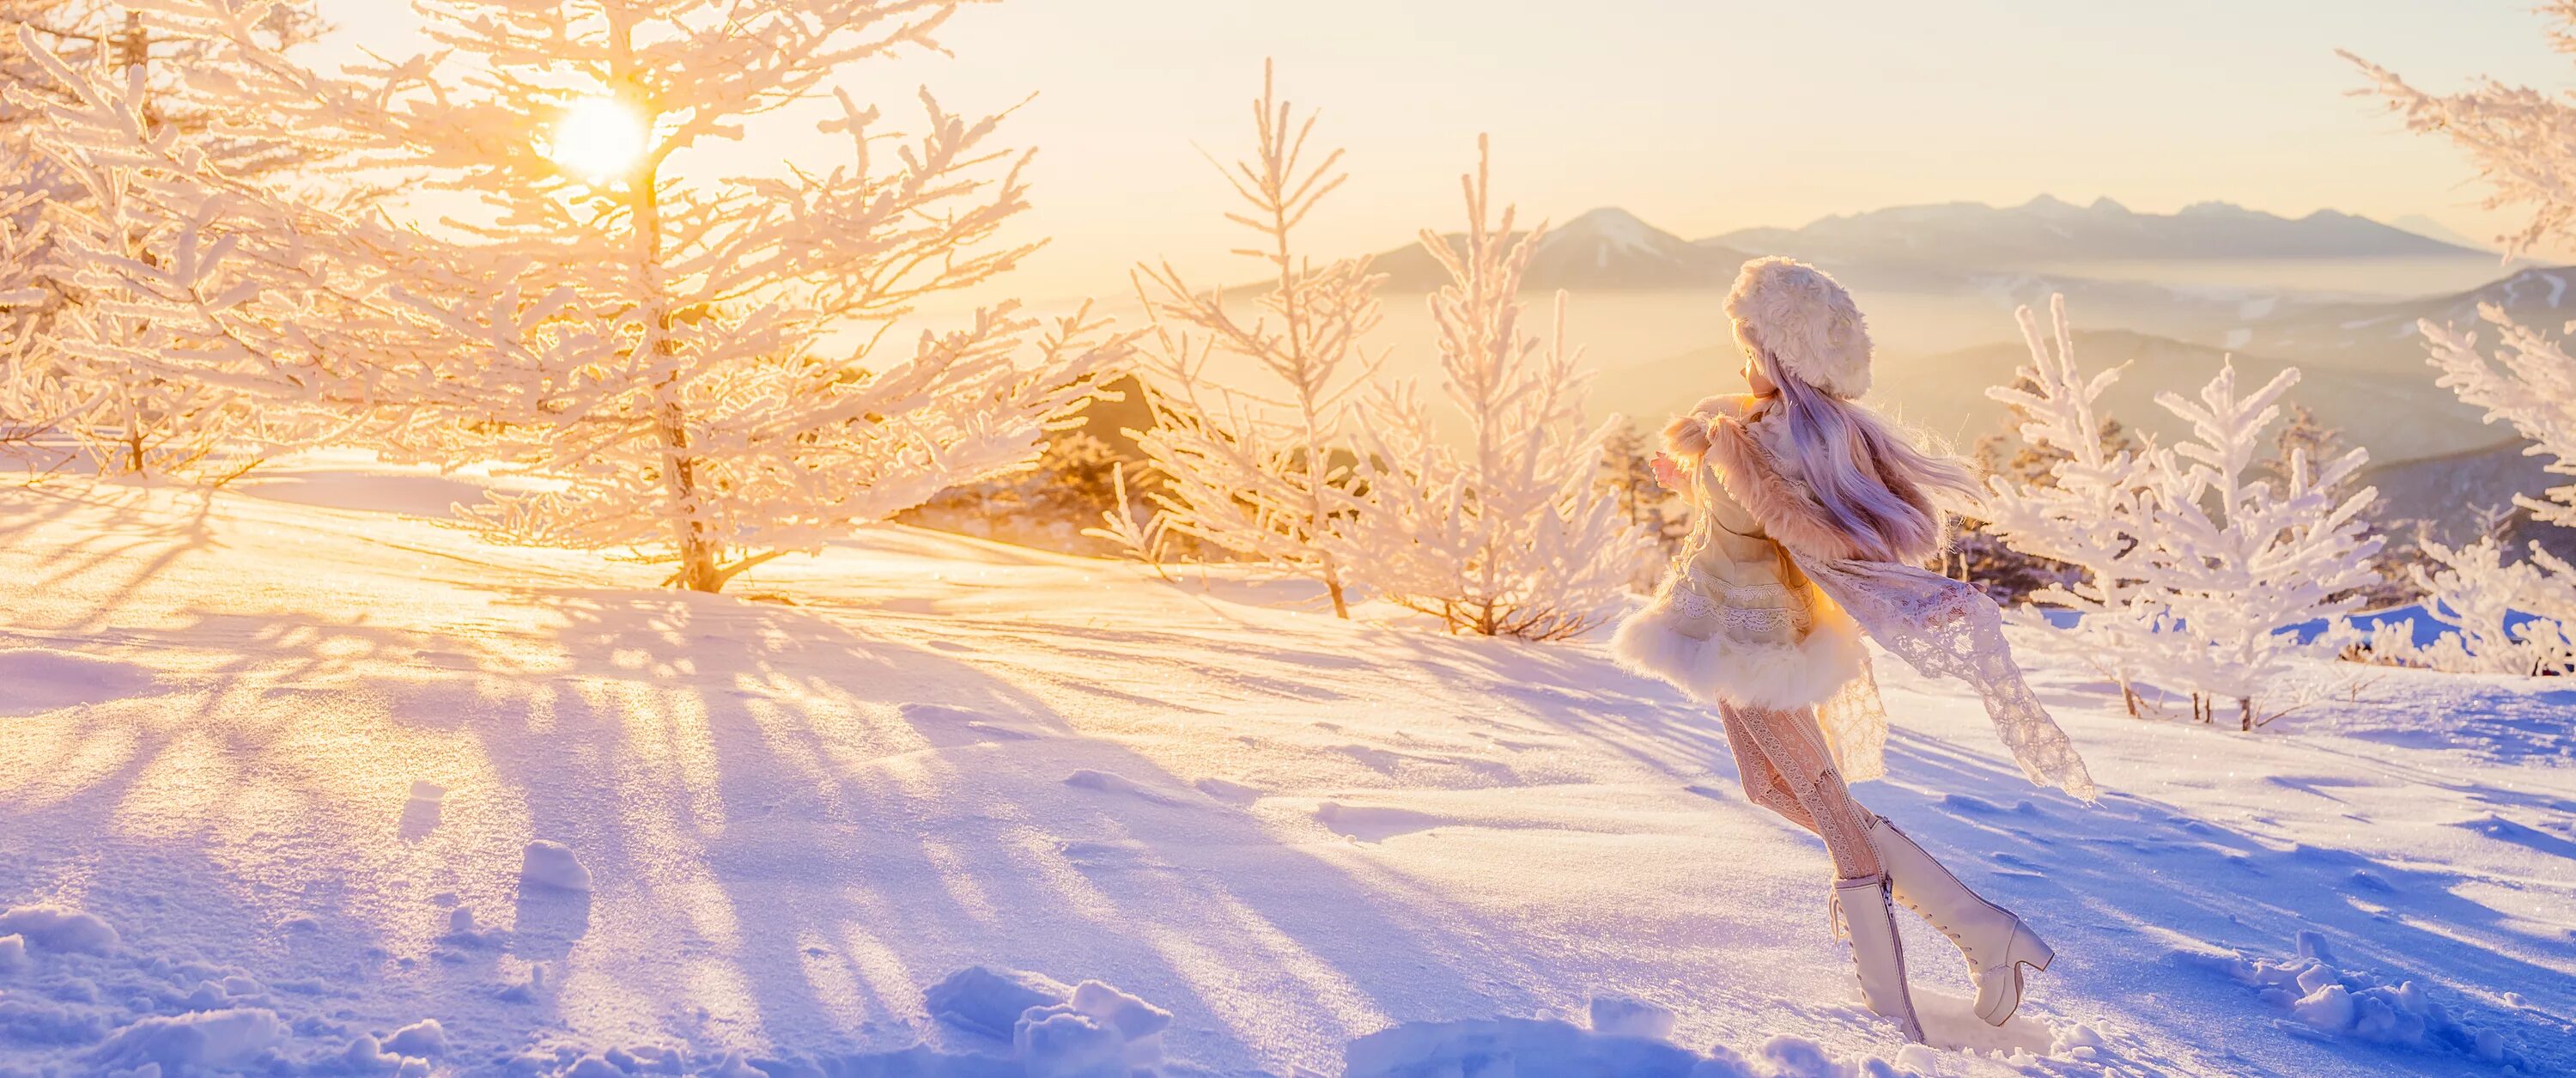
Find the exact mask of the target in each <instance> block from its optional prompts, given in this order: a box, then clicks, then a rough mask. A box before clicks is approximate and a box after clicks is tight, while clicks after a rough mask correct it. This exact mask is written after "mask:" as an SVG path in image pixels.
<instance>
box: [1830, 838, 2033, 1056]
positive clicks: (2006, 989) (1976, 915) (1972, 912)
mask: <svg viewBox="0 0 2576 1078" xmlns="http://www.w3.org/2000/svg"><path fill="white" fill-rule="evenodd" d="M1869 840H1870V845H1872V846H1874V847H1876V848H1877V849H1878V856H1879V860H1880V861H1881V862H1883V863H1885V864H1886V866H1887V878H1888V882H1889V884H1890V885H1891V887H1890V890H1891V891H1892V892H1893V893H1894V894H1895V897H1896V900H1897V901H1899V902H1902V903H1904V904H1905V906H1906V908H1907V909H1910V910H1913V911H1914V912H1916V913H1919V914H1922V915H1923V919H1924V920H1926V921H1930V922H1932V927H1934V928H1937V929H1940V930H1941V934H1942V935H1945V936H1948V937H1950V942H1952V943H1956V944H1958V945H1959V953H1960V954H1961V955H1963V956H1965V957H1966V958H1967V960H1968V976H1969V977H1970V978H1971V979H1972V980H1974V981H1975V982H1976V985H1977V1017H1979V1018H1982V1019H1984V1020H1985V1022H1986V1024H1987V1025H1992V1026H2000V1025H2002V1024H2004V1022H2006V1021H2007V1020H2009V1019H2011V1018H2012V1016H2013V1012H2014V1011H2015V1010H2018V1009H2019V1008H2020V1007H2021V988H2022V985H2021V976H2022V974H2021V968H2022V967H2023V966H2031V967H2034V968H2037V969H2047V968H2048V963H2049V961H2050V960H2051V959H2054V958H2055V957H2056V953H2055V952H2053V951H2051V950H2049V947H2048V944H2047V943H2045V942H2042V941H2041V940H2040V938H2039V936H2038V935H2037V934H2036V933H2033V932H2032V931H2031V930H2030V927H2029V926H2028V925H2025V924H2023V923H2022V921H2021V918H2020V917H2018V916H2015V915H2014V914H2013V912H2012V911H2011V910H2007V909H2005V908H2003V907H2001V906H1998V905H1995V904H1994V903H1992V902H1988V901H1986V900H1985V899H1984V898H1982V897H1979V896H1978V894H1977V893H1976V892H1975V891H1971V890H1969V889H1968V885H1967V884H1964V883H1961V882H1959V877H1957V876H1953V875H1951V874H1950V870H1949V869H1946V868H1943V867H1941V862H1939V861H1936V860H1933V858H1932V855H1931V854H1928V853H1925V852H1923V847H1921V846H1917V845H1915V844H1914V840H1913V839H1911V838H1908V837H1906V834H1905V832H1903V831H1900V830H1897V828H1896V825H1895V824H1892V823H1889V822H1887V820H1886V818H1884V817H1881V818H1879V819H1878V820H1877V822H1875V823H1872V824H1870V827H1869Z"/></svg>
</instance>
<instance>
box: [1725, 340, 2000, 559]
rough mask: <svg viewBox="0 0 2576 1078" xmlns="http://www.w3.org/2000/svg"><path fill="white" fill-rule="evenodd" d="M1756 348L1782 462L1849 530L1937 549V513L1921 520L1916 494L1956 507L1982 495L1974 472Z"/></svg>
mask: <svg viewBox="0 0 2576 1078" xmlns="http://www.w3.org/2000/svg"><path fill="white" fill-rule="evenodd" d="M1756 355H1757V356H1758V357H1759V358H1758V359H1756V360H1755V362H1757V363H1759V364H1760V365H1761V368H1762V373H1763V374H1764V375H1765V376H1766V377H1768V378H1769V379H1770V381H1771V383H1772V385H1773V386H1775V387H1777V392H1778V401H1779V407H1780V409H1781V413H1782V414H1781V415H1780V417H1779V418H1780V421H1781V422H1782V423H1783V424H1784V425H1785V427H1786V430H1785V432H1784V433H1785V436H1786V441H1787V442H1788V445H1787V446H1785V447H1783V448H1784V449H1785V454H1784V455H1785V456H1786V457H1787V458H1788V459H1785V460H1782V461H1780V464H1781V466H1782V467H1783V468H1784V469H1786V470H1788V471H1790V472H1792V473H1794V474H1795V475H1796V476H1797V478H1798V479H1799V480H1801V481H1802V482H1804V483H1805V484H1806V486H1807V489H1808V491H1809V492H1810V493H1812V494H1814V495H1815V498H1816V503H1817V504H1818V505H1819V506H1822V507H1823V508H1824V510H1825V512H1826V513H1827V514H1828V515H1830V516H1832V517H1833V519H1834V522H1835V523H1836V524H1838V525H1840V526H1841V527H1842V528H1844V529H1845V530H1846V531H1847V532H1849V533H1851V534H1856V535H1870V536H1877V537H1880V538H1882V539H1884V540H1885V541H1886V542H1887V543H1888V544H1889V545H1890V546H1891V547H1894V548H1896V549H1900V550H1903V549H1909V548H1917V547H1935V548H1937V547H1938V546H1939V545H1940V544H1941V542H1942V540H1941V521H1940V520H1939V518H1938V517H1937V515H1935V516H1933V517H1931V519H1926V516H1927V514H1926V512H1925V509H1924V508H1923V504H1922V503H1923V499H1922V497H1921V495H1922V494H1925V493H1931V494H1936V495H1941V494H1946V495H1949V496H1950V497H1948V498H1944V499H1941V501H1943V502H1946V503H1949V504H1950V505H1951V506H1952V507H1954V508H1972V507H1974V506H1976V505H1977V504H1978V503H1980V502H1981V501H1982V500H1983V497H1982V495H1983V493H1984V491H1983V489H1982V488H1981V487H1980V486H1979V484H1978V481H1977V473H1976V471H1975V470H1974V469H1972V468H1970V467H1968V465H1967V463H1966V462H1964V461H1961V460H1960V459H1958V458H1957V457H1953V456H1948V455H1945V454H1936V453H1927V452H1925V451H1923V450H1920V449H1917V448H1915V447H1914V444H1913V443H1912V442H1911V441H1909V440H1908V439H1907V438H1906V437H1905V435H1904V433H1903V432H1901V431H1899V430H1898V429H1897V428H1896V426H1895V424H1892V423H1890V422H1888V421H1887V420H1886V419H1885V418H1883V417H1881V416H1880V415H1879V414H1878V413H1876V412H1873V411H1870V410H1869V409H1867V408H1864V407H1862V406H1861V405H1859V404H1857V403H1854V402H1852V401H1849V400H1846V399H1844V398H1842V397H1838V396H1835V395H1833V394H1831V393H1827V392H1825V391H1824V390H1821V389H1818V388H1816V387H1814V386H1812V385H1809V384H1807V383H1806V382H1805V381H1803V380H1801V379H1799V378H1798V377H1797V376H1796V375H1794V374H1790V373H1788V372H1786V371H1783V370H1781V369H1780V365H1779V363H1778V362H1777V361H1775V360H1774V359H1773V357H1772V356H1771V354H1770V350H1769V349H1760V350H1758V351H1757V352H1756ZM1908 494H1913V495H1915V496H1914V497H1908V496H1907V495H1908Z"/></svg>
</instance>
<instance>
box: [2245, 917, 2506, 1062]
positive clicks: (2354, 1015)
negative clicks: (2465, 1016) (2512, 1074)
mask: <svg viewBox="0 0 2576 1078" xmlns="http://www.w3.org/2000/svg"><path fill="white" fill-rule="evenodd" d="M2298 948H2299V954H2298V957H2296V958H2290V959H2284V960H2279V961H2275V960H2273V959H2268V958H2257V959H2252V960H2250V961H2249V960H2247V959H2244V958H2242V957H2231V958H2228V959H2222V960H2221V962H2220V964H2221V966H2222V968H2225V969H2227V970H2228V971H2229V972H2231V973H2233V974H2234V975H2235V976H2236V979H2237V980H2239V981H2241V982H2243V983H2245V984H2247V985H2250V986H2252V987H2253V988H2254V989H2255V996H2256V998H2259V999H2261V1000H2263V1001H2264V1002H2266V1003H2269V1004H2271V1005H2273V1006H2275V1007H2279V1008H2281V1009H2283V1010H2286V1011H2288V1012H2289V1013H2290V1016H2291V1017H2292V1018H2293V1019H2295V1020H2297V1021H2298V1022H2299V1023H2301V1024H2302V1025H2305V1026H2307V1027H2308V1028H2309V1029H2313V1030H2315V1031H2317V1032H2319V1033H2324V1034H2327V1035H2330V1036H2336V1037H2349V1038H2352V1039H2354V1040H2360V1041H2367V1042H2370V1043H2372V1044H2385V1045H2392V1046H2397V1047H2402V1048H2412V1049H2416V1050H2420V1051H2433V1052H2448V1053H2455V1054H2459V1055H2464V1056H2468V1057H2470V1058H2472V1059H2477V1060H2480V1061H2483V1062H2488V1063H2500V1064H2507V1065H2511V1066H2516V1067H2522V1066H2527V1065H2528V1064H2527V1062H2526V1061H2525V1060H2524V1058H2523V1056H2522V1053H2520V1052H2519V1051H2516V1050H2515V1049H2514V1047H2513V1046H2511V1045H2508V1044H2506V1043H2505V1039H2504V1036H2503V1034H2501V1033H2498V1032H2496V1031H2494V1030H2479V1029H2472V1028H2470V1027H2468V1026H2466V1025H2463V1024H2461V1023H2460V1021H2459V1020H2458V1019H2457V1018H2455V1017H2453V1016H2452V1014H2451V1011H2450V1009H2449V1008H2447V1007H2445V1006H2443V1005H2442V1004H2441V1002H2440V1001H2438V1000H2435V999H2434V998H2433V997H2432V994H2431V993H2430V992H2428V991H2426V990H2425V989H2424V988H2423V987H2422V986H2421V985H2418V984H2416V983H2415V982H2414V981H2412V980H2399V981H2397V982H2396V983H2395V984H2390V983H2389V982H2388V981H2386V980H2384V979H2382V978H2380V977H2378V976H2376V975H2374V974H2372V973H2370V972H2367V971H2359V970H2347V969H2342V968H2339V967H2338V964H2337V963H2336V961H2335V956H2334V952H2333V951H2332V950H2330V949H2329V948H2328V947H2327V946H2326V942H2325V938H2324V937H2323V936H2320V935H2318V934H2317V933H2315V932H2301V933H2299V936H2298Z"/></svg>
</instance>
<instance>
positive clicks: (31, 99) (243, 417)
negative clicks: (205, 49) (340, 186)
mask: <svg viewBox="0 0 2576 1078" xmlns="http://www.w3.org/2000/svg"><path fill="white" fill-rule="evenodd" d="M73 6H74V7H76V8H78V7H81V5H73ZM274 23H275V20H274V19H273V18H270V19H263V20H261V21H259V22H258V23H257V24H255V26H254V28H253V32H255V33H263V34H267V35H268V36H269V37H270V38H272V39H273V40H280V41H294V40H300V38H298V37H297V36H296V35H294V34H291V33H286V34H279V33H271V32H269V31H267V30H266V29H264V28H265V27H268V26H271V25H273V24H274ZM121 25H122V26H124V27H125V29H124V30H122V31H120V32H119V33H120V36H118V37H116V38H115V39H114V42H115V43H116V44H117V47H116V48H113V49H107V50H103V51H102V50H99V49H92V50H91V51H92V53H93V54H94V55H95V56H97V57H99V58H100V59H101V62H103V63H105V64H109V65H112V66H98V65H97V64H93V66H91V67H88V68H85V69H84V68H76V67H74V66H72V64H71V63H70V62H69V61H68V60H66V59H65V58H63V57H62V56H58V55H56V54H54V53H52V52H50V51H48V50H47V49H45V48H44V47H42V42H44V41H45V40H46V39H47V35H44V34H39V33H37V32H36V31H35V30H33V29H29V28H22V29H21V30H20V32H19V34H18V38H19V44H20V45H21V47H22V49H23V51H22V52H21V53H19V54H17V55H16V57H15V59H17V60H23V61H25V62H27V63H30V64H32V65H33V66H34V67H35V68H36V69H37V70H38V72H39V74H40V75H41V78H39V79H36V80H30V81H25V82H20V83H17V84H13V85H12V86H11V87H10V89H9V91H8V93H7V95H6V97H7V99H8V101H9V102H10V103H11V107H12V109H13V110H15V111H16V112H17V114H18V115H16V116H15V117H13V119H14V120H15V121H17V122H16V123H14V124H13V128H15V129H14V130H13V131H12V132H11V135H12V140H11V141H12V142H14V143H15V144H16V145H17V146H18V147H20V148H22V149H23V150H24V151H25V152H27V153H30V154H34V155H37V156H35V157H33V158H29V159H28V160H27V164H26V169H25V171H24V172H23V173H22V176H24V177H25V180H24V182H23V184H22V185H21V186H20V188H19V189H20V190H23V191H27V192H30V193H33V194H35V195H37V196H39V199H40V202H39V209H40V217H41V226H42V227H41V228H32V229H26V230H23V231H20V232H18V233H17V234H16V235H15V236H14V237H12V239H11V242H12V244H13V246H15V247H16V248H17V250H16V255H15V257H17V258H19V259H21V260H22V261H23V262H24V263H25V264H26V265H27V266H28V267H29V268H30V269H31V270H32V272H33V275H34V280H33V285H34V287H33V288H32V289H29V290H24V291H20V292H18V293H17V294H16V295H15V296H13V297H12V299H11V300H10V301H9V302H10V304H11V306H12V308H13V310H14V311H15V312H16V313H17V315H18V317H19V318H20V319H21V320H22V324H23V326H24V328H25V335H24V339H23V340H22V342H21V343H22V345H23V347H21V348H19V349H16V350H14V351H13V352H11V353H10V354H9V355H7V356H6V357H5V358H0V419H6V420H8V421H9V422H11V423H13V424H16V425H19V426H22V427H25V428H29V429H41V430H47V431H52V432H55V433H58V434H62V435H67V436H69V437H71V438H72V439H74V440H75V441H77V442H78V444H80V445H81V446H82V447H83V448H84V449H85V450H86V451H87V452H88V455H89V456H90V457H91V458H92V460H93V461H94V462H95V464H96V465H97V467H98V468H99V470H101V471H102V472H108V473H115V474H125V475H135V476H155V475H169V474H190V473H195V474H204V475H210V476H213V477H218V478H219V477H223V476H228V475H231V474H235V473H237V472H238V471H239V470H240V469H241V468H243V467H246V466H247V464H248V463H249V462H252V461H255V460H257V459H258V457H259V455H260V454H261V453H263V452H264V451H266V450H267V449H269V448H271V447H273V446H275V445H278V444H280V443H282V442H292V441H294V440H295V439H296V437H297V432H300V431H307V430H310V429H312V428H313V426H314V424H315V422H316V418H315V417H314V416H313V415H311V414H310V413H306V412H302V411H299V410H298V408H297V407H296V403H297V402H301V401H308V400H309V399H310V398H311V397H312V396H313V394H312V392H311V390H312V389H313V386H312V384H311V383H310V382H309V381H306V380H299V379H298V378H296V377H294V376H293V375H291V374H287V373H284V372H281V371H280V370H279V368H278V367H277V366H276V365H275V364H274V363H272V362H270V360H269V357H267V356H264V355H260V354H254V353H253V352H251V351H249V350H247V349H245V348H243V347H242V346H241V342H240V341H239V340H236V339H232V338H230V337H228V336H227V335H226V334H225V332H224V331H223V330H222V329H221V328H220V327H219V326H218V325H216V320H217V319H219V318H222V317H226V316H238V314H239V313H240V312H244V311H247V310H248V309H249V308H252V307H256V306H259V305H260V300H261V287H260V285H259V284H258V283H257V282H256V281H254V280H253V279H251V278H249V277H246V276H245V275H243V274H242V272H241V267H242V265H243V262H242V261H241V260H238V259H237V258H236V255H238V254H240V253H241V252H239V250H238V248H239V240H238V238H237V237H226V236H223V235H220V234H219V233H218V232H217V231H216V230H212V229H210V228H209V225H210V224H211V218H212V217H213V216H214V215H215V214H217V213H219V212H220V205H221V204H220V203H219V202H215V201H197V202H195V203H193V206H192V209H191V212H188V213H184V214H183V213H176V212H172V209H173V204H172V203H171V202H170V201H169V200H168V199H166V198H165V197H163V196H162V195H161V194H159V193H157V192H156V191H155V190H154V185H155V184H156V183H159V182H160V181H161V179H162V176H161V175H160V174H158V173H156V172H155V171H154V170H152V169H151V168H149V167H148V165H149V163H150V158H151V154H150V153H148V152H147V153H140V154H138V153H132V152H128V148H127V146H126V143H128V142H129V141H132V140H141V141H142V143H143V144H144V145H146V146H147V147H148V146H152V145H158V146H160V147H162V148H163V150H164V151H165V152H166V151H167V150H168V149H169V148H171V147H174V146H176V145H178V144H179V143H180V142H181V141H182V140H183V139H184V140H186V141H187V143H188V146H189V149H188V152H189V153H191V154H194V155H195V156H197V157H199V158H201V159H204V160H206V161H208V162H209V163H210V164H212V163H217V162H220V165H219V166H218V167H223V168H227V169H233V168H248V169H254V170H260V169H268V168H271V167H273V166H275V165H276V164H277V163H278V162H280V161H284V160H289V159H293V158H294V157H296V156H299V155H296V154H293V153H263V152H260V151H258V149H257V147H258V146H259V145H260V143H258V142H257V141H256V140H250V139H242V138H235V137H232V136H230V135H229V134H224V133H220V132H217V131H215V124H214V121H213V120H211V119H209V118H208V116H207V114H208V113H210V112H213V111H216V110H215V109H213V108H211V107H195V108H185V109H183V108H178V107H173V106H172V105H171V103H170V101H169V97H170V95H171V94H172V91H170V90H169V89H167V88H166V87H163V86H161V85H159V84H158V83H156V81H155V80H154V79H153V77H152V76H151V72H149V71H147V70H146V68H145V67H144V66H143V65H144V64H145V63H146V62H147V58H148V57H149V56H150V55H151V52H150V49H149V47H148V44H147V43H148V42H149V41H150V40H151V38H150V37H149V35H148V30H149V27H148V26H146V25H145V24H143V23H142V22H141V21H140V17H139V15H137V16H135V17H134V18H132V19H128V20H126V21H125V22H123V23H122V24H121ZM56 36H59V34H57V35H56ZM192 55H193V53H192ZM197 104H200V105H201V104H202V103H201V102H197ZM174 117H185V118H186V119H187V121H188V122H186V123H181V122H179V120H178V119H174ZM303 156H310V155H303Z"/></svg>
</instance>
